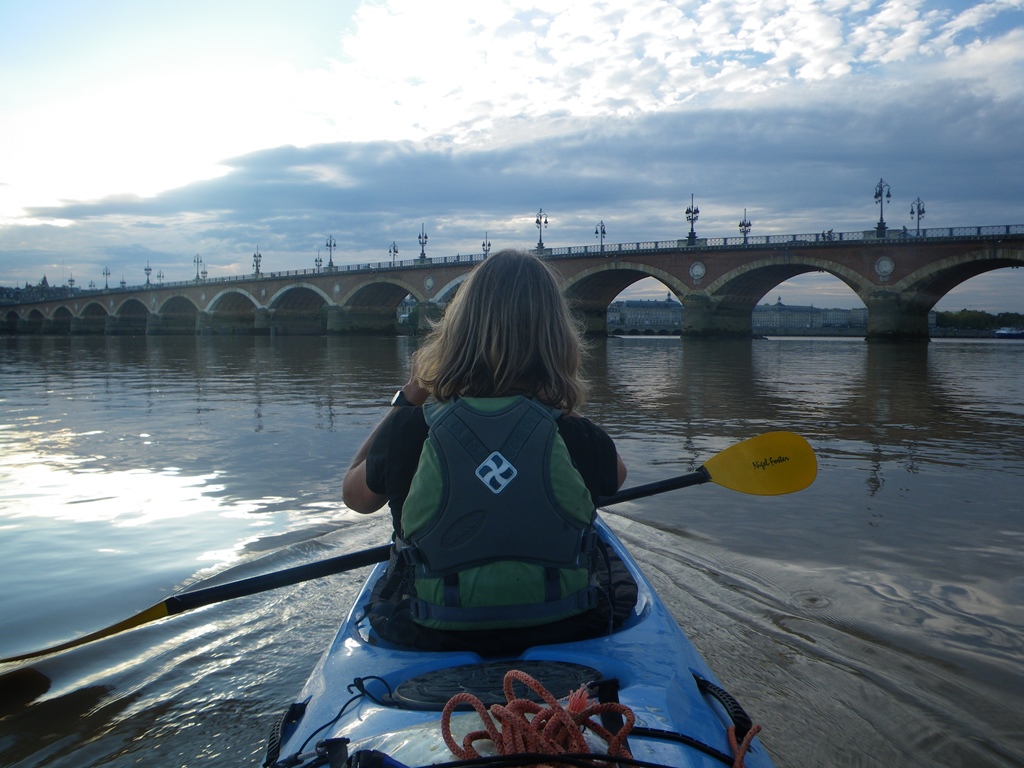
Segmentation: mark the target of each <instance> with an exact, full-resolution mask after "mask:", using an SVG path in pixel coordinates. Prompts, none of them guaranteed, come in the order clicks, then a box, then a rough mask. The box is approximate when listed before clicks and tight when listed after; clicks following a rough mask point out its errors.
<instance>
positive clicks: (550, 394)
mask: <svg viewBox="0 0 1024 768" xmlns="http://www.w3.org/2000/svg"><path fill="white" fill-rule="evenodd" d="M582 358H583V340H582V337H581V335H580V330H579V328H578V327H577V325H576V322H575V320H574V319H573V317H572V314H571V313H570V311H569V307H568V305H567V304H566V301H565V298H564V296H563V295H562V288H561V280H560V278H559V276H558V273H557V272H555V271H554V270H553V269H552V268H551V267H549V266H548V265H547V264H545V263H544V262H543V261H541V260H540V259H539V258H537V257H536V256H534V255H532V254H529V253H525V252H523V251H515V250H504V251H500V252H498V253H496V254H494V255H493V256H491V257H490V258H488V259H486V260H485V261H484V262H482V263H481V264H480V265H478V266H477V267H476V268H474V270H473V271H472V272H471V273H470V275H469V277H468V278H467V279H466V281H465V282H464V283H463V284H462V286H461V287H460V288H459V290H458V293H457V294H456V295H455V298H454V299H452V301H451V302H449V304H448V307H447V309H446V311H445V314H444V317H443V318H442V320H441V321H440V322H439V323H438V324H437V325H435V326H434V328H433V330H432V331H431V333H430V335H429V336H428V337H427V340H426V342H425V344H424V346H423V347H422V348H421V349H420V351H419V352H418V353H417V355H416V368H417V375H418V378H419V379H420V382H421V383H422V384H423V386H424V387H426V388H427V389H429V390H431V392H432V393H433V395H434V397H436V398H437V399H438V400H441V401H447V400H451V399H452V398H454V397H504V396H507V395H527V396H530V397H536V398H537V399H538V400H540V401H541V402H543V403H545V404H547V405H550V406H554V407H557V408H561V409H563V410H564V411H567V412H568V411H571V410H573V409H574V408H576V407H577V406H579V405H580V404H582V402H583V400H584V399H585V397H586V389H587V387H586V383H585V382H584V380H583V378H582V374H581V370H580V369H581V366H582Z"/></svg>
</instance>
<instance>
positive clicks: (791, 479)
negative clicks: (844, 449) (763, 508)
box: [704, 432, 818, 496]
mask: <svg viewBox="0 0 1024 768" xmlns="http://www.w3.org/2000/svg"><path fill="white" fill-rule="evenodd" d="M704 469H706V470H707V471H708V474H709V475H711V482H713V483H715V484H716V485H720V486H722V487H723V488H729V489H731V490H733V491H739V492H740V493H752V494H755V495H757V496H778V495H780V494H783V493H793V492H794V491H799V490H803V489H804V488H806V487H807V486H809V485H810V484H811V483H813V482H814V478H815V477H817V475H818V460H817V458H816V457H815V455H814V449H813V448H811V446H810V443H808V442H807V441H806V440H804V439H803V438H802V437H800V435H797V434H795V433H793V432H765V433H764V434H763V435H758V436H757V437H752V438H750V439H749V440H744V441H743V442H742V443H736V445H733V446H731V447H729V448H726V449H725V450H724V451H722V452H721V453H719V454H716V455H715V456H712V457H711V458H710V459H708V460H707V461H706V462H705V463H704Z"/></svg>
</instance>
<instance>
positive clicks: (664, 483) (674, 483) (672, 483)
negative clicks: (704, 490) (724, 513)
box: [597, 467, 711, 507]
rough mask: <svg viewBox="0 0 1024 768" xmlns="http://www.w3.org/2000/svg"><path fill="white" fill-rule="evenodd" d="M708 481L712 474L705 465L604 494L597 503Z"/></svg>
mask: <svg viewBox="0 0 1024 768" xmlns="http://www.w3.org/2000/svg"><path fill="white" fill-rule="evenodd" d="M708 482H711V474H710V473H709V472H708V471H707V470H706V469H704V467H701V468H700V469H698V470H697V471H696V472H690V473H689V474H686V475H680V476H679V477H670V478H669V479H667V480H657V481H655V482H653V483H645V484H644V485H636V486H633V487H632V488H626V489H625V490H622V491H619V492H618V493H613V494H612V495H611V496H602V497H600V498H599V499H598V500H597V505H598V506H599V507H607V506H610V505H612V504H618V503H619V502H622V501H632V500H633V499H642V498H644V497H645V496H653V495H654V494H656V493H664V492H665V491H674V490H676V489H677V488H688V487H689V486H691V485H700V484H701V483H708Z"/></svg>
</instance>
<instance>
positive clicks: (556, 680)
mask: <svg viewBox="0 0 1024 768" xmlns="http://www.w3.org/2000/svg"><path fill="white" fill-rule="evenodd" d="M596 528H597V532H598V535H599V536H600V538H601V539H603V540H604V541H605V542H607V543H608V544H609V545H610V546H611V547H612V548H613V550H614V551H615V552H616V554H617V555H618V556H619V557H620V558H621V559H622V561H623V563H624V565H625V566H626V568H628V570H629V571H630V574H631V575H632V577H633V579H634V580H635V581H636V584H637V587H638V596H637V602H636V606H635V607H634V609H633V611H632V613H631V615H630V616H629V617H628V618H627V619H626V620H625V621H624V622H623V623H622V624H621V626H619V627H618V628H617V629H615V630H614V631H613V632H611V633H610V634H606V635H604V636H601V637H594V638H590V639H584V640H577V641H573V642H565V643H558V644H549V645H536V646H532V647H530V648H528V649H526V650H525V651H523V652H522V653H519V654H517V655H515V656H502V657H497V658H495V657H491V656H483V655H480V654H477V653H473V652H467V651H422V650H416V649H410V648H401V647H398V646H395V645H393V644H389V643H388V642H386V641H384V640H383V639H381V638H380V637H379V636H377V635H376V633H375V632H374V631H373V630H372V628H371V627H370V623H369V621H368V620H367V619H366V617H365V610H364V609H365V606H366V604H367V603H368V601H369V598H370V594H371V590H372V589H373V585H374V584H375V583H376V581H377V580H378V579H380V578H381V577H382V576H383V574H384V571H385V568H386V564H384V563H380V564H378V565H377V566H375V567H374V569H373V571H372V572H371V573H370V575H369V577H368V578H367V581H366V583H365V584H364V585H363V588H362V591H361V592H360V594H359V596H358V598H357V599H356V601H355V603H354V604H353V607H352V609H351V610H350V612H349V614H348V617H347V618H346V620H345V621H344V623H343V624H342V625H341V628H340V630H339V631H338V633H337V636H336V637H335V639H334V641H333V643H332V644H331V646H330V648H329V649H328V650H327V651H326V652H325V653H324V655H323V656H322V657H321V659H320V661H319V662H318V664H317V666H316V668H315V669H314V671H313V673H312V675H311V676H310V678H309V680H308V681H307V683H306V685H305V687H304V688H303V690H302V692H301V694H300V695H299V697H298V698H297V699H296V700H295V701H294V702H293V703H292V704H291V705H290V706H289V707H288V709H287V711H286V712H285V713H284V714H283V715H282V716H281V718H280V720H279V722H278V723H277V725H275V727H274V730H273V733H272V734H271V738H270V741H269V744H268V748H267V758H266V762H265V763H264V765H265V766H275V767H278V768H283V766H303V767H305V768H312V766H317V765H329V766H332V767H333V766H346V768H364V767H367V766H384V767H387V766H390V767H391V768H415V767H416V766H426V765H445V764H450V765H453V766H455V765H495V766H498V765H500V766H528V765H540V764H548V765H621V766H626V765H638V766H653V767H657V768H662V767H664V768H691V767H695V766H721V765H723V764H725V765H734V764H741V765H746V766H748V768H761V767H763V766H772V765H773V763H772V761H771V758H770V757H769V756H768V754H767V752H766V751H765V749H764V747H763V746H762V744H761V743H760V741H759V740H758V738H757V737H756V733H757V731H758V730H759V729H758V727H757V726H753V725H752V723H751V720H750V718H749V717H748V716H747V714H746V713H745V712H744V711H743V709H742V707H740V705H739V704H738V703H737V702H736V700H735V699H734V698H733V697H732V696H731V695H730V694H729V693H727V692H726V691H725V689H724V688H723V687H722V685H721V683H720V682H719V681H718V680H717V678H716V677H715V675H714V673H713V672H712V671H711V669H710V668H709V667H708V665H707V664H706V662H705V661H704V660H703V658H701V656H700V654H699V653H698V652H697V650H696V648H694V646H693V644H692V643H691V642H690V640H689V639H688V638H687V637H686V635H685V634H684V633H683V631H682V630H681V629H680V627H679V625H678V624H677V623H676V621H675V619H674V618H673V617H672V615H671V613H669V611H668V608H667V607H666V606H665V604H664V603H663V601H662V600H661V599H660V598H659V597H658V595H657V593H656V592H655V590H654V588H653V586H652V585H651V583H650V581H648V579H647V578H646V577H645V576H644V574H643V572H642V571H641V570H640V568H639V566H638V565H637V563H636V561H635V560H634V559H633V558H632V557H631V556H630V554H629V552H628V551H627V550H626V548H625V546H624V545H623V544H622V542H621V541H620V540H619V538H618V537H617V536H616V535H615V533H614V532H613V531H612V530H611V529H610V528H609V527H608V525H607V524H606V523H605V521H604V520H602V519H601V518H600V516H599V517H598V519H597V521H596ZM492 713H494V714H492ZM510 713H511V714H510ZM559 723H561V725H559ZM520 727H521V728H523V729H526V730H527V731H529V729H531V728H532V729H533V731H532V732H530V733H529V734H528V736H527V737H523V738H524V739H525V740H520V741H515V739H517V738H520V737H519V736H516V735H515V734H516V733H518V731H516V730H515V729H517V728H520ZM559 728H561V729H562V732H560V731H559ZM535 733H541V734H542V735H551V734H554V735H553V736H551V738H552V739H553V740H554V741H555V742H558V743H560V744H562V747H561V748H560V749H559V750H558V751H560V752H563V753H564V754H562V755H561V756H557V757H555V756H552V754H551V752H552V750H551V749H550V748H549V747H550V743H548V748H543V747H538V746H537V745H538V744H539V743H540V744H543V743H545V742H543V740H542V741H541V742H538V741H536V738H538V737H536V735H535ZM467 734H469V735H468V736H467ZM579 734H582V738H583V739H584V741H583V742H582V743H581V742H579V738H580V736H579ZM446 738H447V741H446ZM474 738H475V740H474ZM559 740H560V741H559ZM516 744H518V747H517V746H516ZM467 745H468V747H469V749H470V751H469V752H468V753H467V752H466V747H467ZM452 746H454V747H455V748H456V749H458V750H461V751H459V752H457V751H455V750H453V749H452ZM737 754H738V755H739V758H740V759H739V761H736V756H737ZM610 755H611V757H610Z"/></svg>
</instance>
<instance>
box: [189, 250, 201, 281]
mask: <svg viewBox="0 0 1024 768" xmlns="http://www.w3.org/2000/svg"><path fill="white" fill-rule="evenodd" d="M192 263H193V264H195V265H196V282H197V283H198V282H199V265H200V264H202V263H203V260H202V259H201V258H199V254H198V253H197V254H196V257H195V258H194V259H192Z"/></svg>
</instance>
